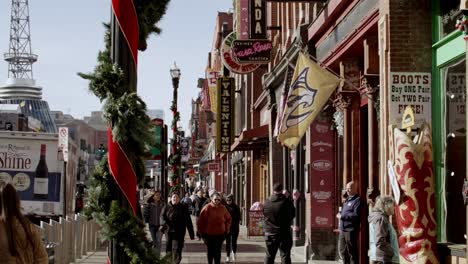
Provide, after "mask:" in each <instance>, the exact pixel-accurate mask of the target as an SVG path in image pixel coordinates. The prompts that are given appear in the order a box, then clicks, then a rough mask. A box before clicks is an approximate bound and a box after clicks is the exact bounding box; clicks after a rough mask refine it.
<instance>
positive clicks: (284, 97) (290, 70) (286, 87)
mask: <svg viewBox="0 0 468 264" xmlns="http://www.w3.org/2000/svg"><path fill="white" fill-rule="evenodd" d="M293 74H294V66H292V65H291V64H288V67H287V68H286V75H285V76H284V81H283V91H282V92H281V99H280V101H279V102H278V104H277V105H278V110H277V113H276V122H275V130H274V131H273V137H278V134H279V127H280V125H281V120H282V117H283V112H284V106H285V105H286V100H287V99H288V93H289V86H290V85H291V80H292V77H293Z"/></svg>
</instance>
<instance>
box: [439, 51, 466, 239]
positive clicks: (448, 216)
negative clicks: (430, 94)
mask: <svg viewBox="0 0 468 264" xmlns="http://www.w3.org/2000/svg"><path fill="white" fill-rule="evenodd" d="M465 68H466V60H465V59H462V60H461V61H457V62H456V63H453V64H451V65H449V66H447V67H445V68H443V69H442V72H443V76H444V80H445V89H444V91H445V96H446V104H445V135H446V137H445V138H446V146H445V147H446V149H445V171H446V173H445V175H442V181H441V182H442V184H444V185H445V186H444V197H445V201H444V207H445V208H443V211H445V212H442V215H444V216H445V219H444V220H445V221H444V223H442V228H444V229H445V230H444V231H445V234H446V238H447V241H448V242H453V243H463V244H464V243H466V240H465V238H464V235H465V234H466V213H465V210H464V208H465V206H464V204H463V196H462V186H463V181H464V179H465V177H466V114H465V113H466V112H465V109H466V81H465V79H466V78H465V77H466V71H465ZM444 224H445V225H444Z"/></svg>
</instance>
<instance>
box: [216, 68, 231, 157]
mask: <svg viewBox="0 0 468 264" xmlns="http://www.w3.org/2000/svg"><path fill="white" fill-rule="evenodd" d="M234 88H235V84H234V78H230V77H222V78H219V79H218V103H217V106H218V109H217V111H216V150H217V152H230V151H231V144H232V142H233V141H234V113H235V112H234Z"/></svg>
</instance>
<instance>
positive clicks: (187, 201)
mask: <svg viewBox="0 0 468 264" xmlns="http://www.w3.org/2000/svg"><path fill="white" fill-rule="evenodd" d="M182 203H183V204H184V205H185V206H187V208H188V209H189V212H190V213H191V212H192V199H191V198H190V194H189V193H188V192H186V193H185V197H184V199H182Z"/></svg>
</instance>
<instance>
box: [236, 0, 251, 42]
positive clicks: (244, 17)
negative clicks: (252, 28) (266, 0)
mask: <svg viewBox="0 0 468 264" xmlns="http://www.w3.org/2000/svg"><path fill="white" fill-rule="evenodd" d="M249 4H250V3H249V0H237V1H236V16H237V22H236V31H237V35H238V36H239V39H248V38H249V21H250V19H249V15H250V14H249Z"/></svg>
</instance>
